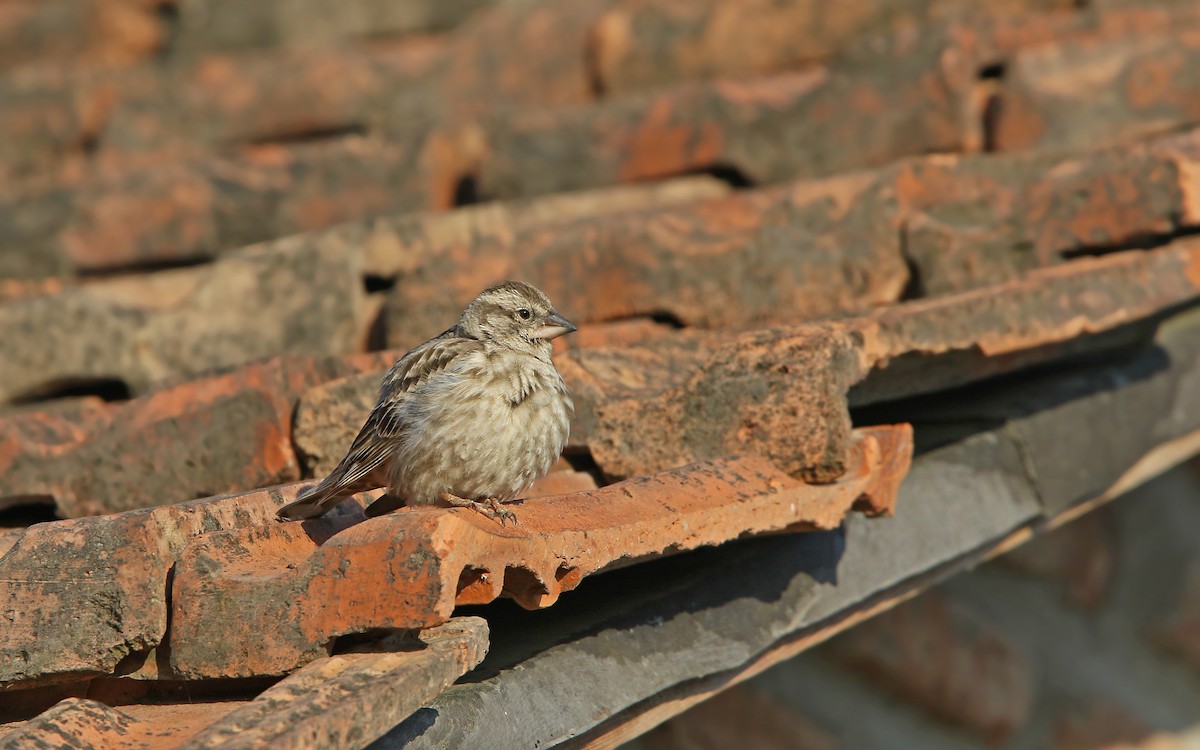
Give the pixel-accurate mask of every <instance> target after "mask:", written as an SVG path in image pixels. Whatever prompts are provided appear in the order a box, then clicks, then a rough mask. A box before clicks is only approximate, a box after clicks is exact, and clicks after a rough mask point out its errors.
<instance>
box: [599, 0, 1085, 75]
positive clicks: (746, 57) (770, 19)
mask: <svg viewBox="0 0 1200 750" xmlns="http://www.w3.org/2000/svg"><path fill="white" fill-rule="evenodd" d="M1072 7H1074V4H1073V3H1072V2H1070V0H1009V1H1008V2H999V3H988V4H987V6H986V7H980V4H978V3H972V2H970V1H969V0H966V1H963V0H952V1H951V2H930V0H900V1H899V2H896V1H895V0H891V1H887V0H854V1H853V2H841V3H835V4H830V3H825V2H821V1H820V0H787V1H785V2H774V1H772V0H751V2H746V1H745V0H692V1H691V2H679V1H678V0H617V1H616V2H614V3H612V7H610V8H609V9H608V10H607V11H606V12H605V13H604V15H603V16H601V17H600V18H599V19H598V20H597V21H596V23H595V26H594V29H593V34H592V39H591V47H590V49H589V52H590V55H591V57H592V59H593V61H594V62H593V65H594V68H595V71H594V72H593V75H594V76H595V78H596V80H597V81H598V86H599V88H600V90H602V91H603V92H604V93H605V94H606V95H612V94H622V93H627V92H630V91H640V90H646V89H652V88H656V87H661V86H666V85H670V84H672V83H677V82H679V81H681V80H688V79H693V78H709V77H714V76H732V75H745V74H749V73H765V72H770V71H775V70H781V69H786V68H792V67H798V66H802V65H811V64H813V63H814V62H818V61H822V60H825V59H828V58H830V57H832V56H833V55H835V54H837V53H840V52H844V51H845V50H847V49H848V48H849V49H850V50H853V49H854V48H855V47H856V46H859V45H861V44H862V43H863V40H865V39H870V38H872V37H879V36H882V35H885V34H887V35H896V34H901V33H904V32H905V29H906V27H910V28H911V27H917V26H920V27H922V29H923V31H925V32H926V33H929V32H934V33H936V31H937V28H938V26H939V25H941V24H944V23H946V22H947V20H948V19H950V18H957V17H958V16H961V15H984V14H985V13H986V15H999V16H1001V17H1009V16H1016V17H1018V18H1025V17H1026V16H1034V17H1036V15H1037V14H1038V13H1042V12H1045V11H1051V10H1060V9H1068V8H1072Z"/></svg>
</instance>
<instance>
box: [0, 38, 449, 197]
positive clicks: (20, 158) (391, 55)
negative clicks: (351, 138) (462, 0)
mask: <svg viewBox="0 0 1200 750" xmlns="http://www.w3.org/2000/svg"><path fill="white" fill-rule="evenodd" d="M436 59H437V56H436V55H430V54H429V52H428V50H427V49H426V46H425V45H417V46H415V47H414V48H412V49H411V52H410V51H409V48H408V47H406V46H404V45H403V44H402V43H401V44H400V45H399V46H398V47H395V48H393V47H389V46H377V47H364V48H357V49H339V48H328V47H311V48H295V49H289V48H284V49H280V50H272V51H269V52H263V53H255V54H249V55H242V56H238V57H230V56H210V57H205V58H203V59H202V60H200V61H198V62H196V63H194V64H190V65H183V66H161V67H160V66H140V67H138V68H135V69H130V70H120V71H112V70H107V71H106V70H100V71H93V70H87V69H84V70H78V71H76V70H72V69H66V70H58V69H50V70H44V71H43V70H37V71H30V72H29V73H28V74H24V75H22V76H19V77H11V78H6V79H4V80H3V81H2V82H0V105H2V106H3V107H4V109H5V111H6V116H5V117H4V118H3V120H0V129H2V131H0V132H2V134H3V136H4V137H3V138H0V174H7V175H8V176H9V177H23V176H27V175H30V174H34V173H37V172H38V171H41V170H44V169H47V168H49V167H51V166H52V165H54V164H55V163H56V162H58V161H60V160H62V159H63V158H69V157H80V158H84V159H85V160H103V159H104V158H106V157H111V156H119V155H123V154H124V155H134V156H139V157H140V162H138V163H141V164H144V165H148V166H161V164H162V163H163V161H164V160H177V159H180V158H185V157H187V156H188V155H192V156H195V155H208V154H211V153H213V152H214V151H216V150H220V149H229V148H230V147H231V146H237V145H242V146H245V145H251V144H254V143H262V142H268V141H273V140H287V139H289V138H296V137H304V136H307V135H310V134H314V133H316V134H328V133H337V132H343V131H347V130H355V129H363V128H365V127H367V126H369V125H371V124H372V123H377V122H378V121H379V118H380V117H381V116H383V115H384V113H386V112H387V111H389V110H390V108H391V107H392V106H393V104H392V99H393V98H394V97H395V91H396V89H402V88H403V87H404V86H405V85H407V84H411V83H414V82H417V81H420V80H421V79H422V77H423V76H425V75H427V74H428V73H429V70H430V67H431V65H432V64H433V63H434V62H435V61H436ZM406 126H408V128H409V130H408V131H407V132H410V133H411V132H420V130H421V129H422V127H424V123H417V122H413V121H411V119H410V120H409V121H408V122H407V123H406Z"/></svg>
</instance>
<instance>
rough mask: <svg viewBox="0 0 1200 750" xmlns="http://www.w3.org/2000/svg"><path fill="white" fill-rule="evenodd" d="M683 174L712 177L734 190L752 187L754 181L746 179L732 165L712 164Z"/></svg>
mask: <svg viewBox="0 0 1200 750" xmlns="http://www.w3.org/2000/svg"><path fill="white" fill-rule="evenodd" d="M684 174H685V175H708V176H709V177H713V178H715V179H718V180H720V181H721V182H724V183H725V184H726V185H728V186H729V187H731V188H733V189H734V190H741V189H744V188H750V187H754V181H753V180H751V179H750V178H749V177H747V176H746V173H745V172H743V171H742V170H741V169H739V168H738V167H735V166H734V165H732V164H713V165H711V166H707V167H701V168H700V169H696V170H692V171H690V172H685V173H684Z"/></svg>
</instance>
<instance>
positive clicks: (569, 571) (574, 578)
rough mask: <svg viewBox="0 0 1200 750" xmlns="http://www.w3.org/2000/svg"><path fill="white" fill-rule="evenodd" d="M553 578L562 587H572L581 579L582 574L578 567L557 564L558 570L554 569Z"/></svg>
mask: <svg viewBox="0 0 1200 750" xmlns="http://www.w3.org/2000/svg"><path fill="white" fill-rule="evenodd" d="M554 580H556V581H558V584H559V586H561V587H562V588H564V589H573V588H575V587H576V586H578V585H579V582H580V581H581V580H583V574H582V573H580V572H579V568H572V567H569V566H567V565H559V566H558V570H556V571H554Z"/></svg>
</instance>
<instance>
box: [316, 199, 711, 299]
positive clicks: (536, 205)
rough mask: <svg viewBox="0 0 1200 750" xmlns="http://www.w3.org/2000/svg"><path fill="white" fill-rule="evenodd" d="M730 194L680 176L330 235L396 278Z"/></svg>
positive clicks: (378, 222)
mask: <svg viewBox="0 0 1200 750" xmlns="http://www.w3.org/2000/svg"><path fill="white" fill-rule="evenodd" d="M729 190H730V188H729V187H728V185H726V184H725V183H723V182H721V181H720V180H717V179H715V178H712V177H706V176H692V177H680V178H676V179H672V180H664V181H661V182H653V183H644V184H638V185H621V186H618V187H612V188H601V189H598V190H581V191H577V192H572V193H561V194H556V195H546V196H541V197H538V198H533V199H529V200H514V201H498V202H491V203H482V204H479V205H474V206H465V207H462V208H458V209H456V210H454V211H432V212H422V213H414V214H409V215H407V216H396V217H390V216H387V217H379V218H376V219H374V220H371V221H364V222H356V223H351V224H345V225H342V226H340V227H335V228H333V229H331V230H329V231H330V232H331V233H335V232H336V233H338V234H339V236H342V237H343V238H344V239H345V241H346V242H352V243H353V242H356V243H358V244H360V245H361V246H362V247H363V250H364V255H365V257H364V259H363V270H364V271H366V273H368V274H371V275H374V276H381V277H386V278H393V277H396V276H398V275H401V274H410V273H413V272H414V271H416V270H417V269H419V268H420V267H421V266H422V264H424V263H426V262H428V261H429V259H430V258H431V257H432V256H435V255H439V254H443V253H453V252H464V251H465V250H464V249H463V248H470V247H471V246H473V245H474V244H476V243H494V242H500V243H511V241H512V238H513V237H514V236H515V235H517V234H522V233H525V232H528V231H530V230H532V229H533V228H535V227H545V226H560V225H564V224H569V223H571V222H572V221H575V220H577V219H584V218H593V217H600V216H608V217H611V218H612V220H618V219H617V218H616V216H615V215H617V214H623V213H626V212H629V211H633V210H635V209H637V210H647V209H651V208H665V207H667V206H671V205H674V204H685V203H693V202H698V201H701V200H703V199H705V198H715V197H718V196H722V195H726V194H728V193H729ZM464 270H465V269H460V271H464ZM456 275H457V274H456ZM481 288H482V287H481Z"/></svg>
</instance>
